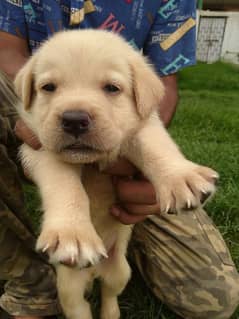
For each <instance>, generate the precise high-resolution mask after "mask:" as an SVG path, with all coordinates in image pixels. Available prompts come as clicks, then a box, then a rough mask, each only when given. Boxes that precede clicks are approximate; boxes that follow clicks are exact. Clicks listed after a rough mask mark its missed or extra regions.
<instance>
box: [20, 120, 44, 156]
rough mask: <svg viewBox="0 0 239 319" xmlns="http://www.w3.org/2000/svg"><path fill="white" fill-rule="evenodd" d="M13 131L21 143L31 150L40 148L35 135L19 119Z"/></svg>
mask: <svg viewBox="0 0 239 319" xmlns="http://www.w3.org/2000/svg"><path fill="white" fill-rule="evenodd" d="M14 131H15V134H16V136H17V137H18V138H19V139H20V140H21V141H23V142H24V143H26V144H27V145H29V146H30V147H32V148H33V149H35V150H38V149H39V148H41V143H40V141H39V140H38V138H37V137H36V135H35V134H34V133H33V132H32V130H31V129H29V127H28V126H27V125H26V124H25V123H24V122H23V121H22V120H21V119H19V120H17V122H16V125H15V129H14Z"/></svg>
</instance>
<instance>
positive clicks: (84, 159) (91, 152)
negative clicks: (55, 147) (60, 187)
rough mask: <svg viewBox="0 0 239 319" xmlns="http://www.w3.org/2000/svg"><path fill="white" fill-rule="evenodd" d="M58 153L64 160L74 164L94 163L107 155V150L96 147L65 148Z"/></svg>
mask: <svg viewBox="0 0 239 319" xmlns="http://www.w3.org/2000/svg"><path fill="white" fill-rule="evenodd" d="M58 155H59V156H60V157H61V159H62V160H63V161H64V162H68V163H73V164H88V163H94V162H97V161H100V160H102V159H104V158H105V157H106V153H105V152H103V151H99V150H95V149H84V150H78V149H64V150H62V151H61V152H60V153H58Z"/></svg>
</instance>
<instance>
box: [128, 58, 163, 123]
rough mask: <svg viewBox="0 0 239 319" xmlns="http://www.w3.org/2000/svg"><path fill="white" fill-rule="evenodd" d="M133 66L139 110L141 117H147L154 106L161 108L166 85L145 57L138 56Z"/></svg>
mask: <svg viewBox="0 0 239 319" xmlns="http://www.w3.org/2000/svg"><path fill="white" fill-rule="evenodd" d="M131 67H132V71H133V90H134V96H135V101H136V107H137V112H138V113H139V115H140V117H141V118H146V117H147V116H149V114H150V113H151V111H152V110H153V109H154V108H159V104H160V102H161V99H162V98H163V95H164V86H163V84H162V82H161V80H160V78H159V76H158V75H157V74H156V72H155V71H154V70H153V68H152V67H151V66H150V65H149V64H148V63H147V61H146V59H145V58H143V57H141V56H137V57H136V58H135V59H134V61H133V62H132V63H131Z"/></svg>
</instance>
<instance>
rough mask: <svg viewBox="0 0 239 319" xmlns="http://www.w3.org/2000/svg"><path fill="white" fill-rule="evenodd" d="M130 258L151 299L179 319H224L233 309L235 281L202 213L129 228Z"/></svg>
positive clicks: (238, 281) (237, 299)
mask: <svg viewBox="0 0 239 319" xmlns="http://www.w3.org/2000/svg"><path fill="white" fill-rule="evenodd" d="M132 248H133V249H132ZM130 252H131V254H132V255H133V258H134V261H135V263H136V265H137V267H138V268H139V270H140V273H141V274H142V276H143V278H144V279H145V282H146V283H147V284H148V285H149V287H150V288H151V289H152V291H153V292H154V294H155V295H156V296H157V297H158V298H160V299H161V300H162V301H163V302H164V303H166V304H167V305H168V306H169V307H170V308H171V309H172V310H174V311H175V312H176V313H177V314H178V315H180V316H182V318H184V319H194V318H195V319H204V318H205V319H226V318H230V316H231V315H232V313H233V312H234V310H235V308H236V307H237V305H238V303H239V275H238V273H237V270H236V268H235V265H234V263H233V261H232V259H231V256H230V253H229V251H228V249H227V247H226V245H225V242H224V241H223V239H222V237H221V235H220V233H219V231H218V230H217V229H216V227H215V226H214V224H213V223H212V221H211V219H210V218H209V217H208V215H207V214H206V213H205V211H204V210H202V209H200V210H196V211H194V212H190V213H189V212H185V214H183V213H182V214H180V215H163V216H160V217H157V216H152V217H149V218H148V219H147V220H146V221H145V222H143V223H141V224H139V225H137V226H136V227H135V228H134V234H133V242H132V247H131V249H130Z"/></svg>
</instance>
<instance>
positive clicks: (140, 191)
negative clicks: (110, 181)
mask: <svg viewBox="0 0 239 319" xmlns="http://www.w3.org/2000/svg"><path fill="white" fill-rule="evenodd" d="M115 189H116V194H117V196H118V199H119V201H120V202H123V203H135V204H145V205H154V204H156V194H155V191H154V188H153V185H152V184H151V183H150V182H148V181H146V180H140V181H139V180H137V181H135V180H129V179H123V178H119V179H117V181H116V183H115Z"/></svg>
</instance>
